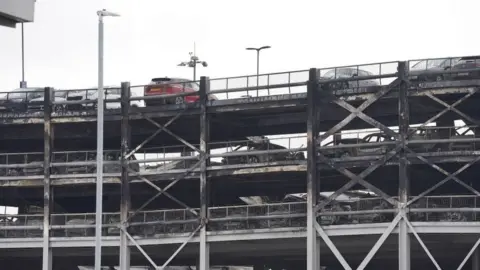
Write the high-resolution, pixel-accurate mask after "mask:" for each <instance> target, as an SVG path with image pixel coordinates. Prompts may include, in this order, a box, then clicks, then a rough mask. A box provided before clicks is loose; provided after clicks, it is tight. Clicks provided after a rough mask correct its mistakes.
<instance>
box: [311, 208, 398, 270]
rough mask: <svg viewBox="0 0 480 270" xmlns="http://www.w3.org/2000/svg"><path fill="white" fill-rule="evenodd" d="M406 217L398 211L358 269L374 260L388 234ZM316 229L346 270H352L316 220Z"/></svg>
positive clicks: (363, 267)
mask: <svg viewBox="0 0 480 270" xmlns="http://www.w3.org/2000/svg"><path fill="white" fill-rule="evenodd" d="M402 218H404V216H403V215H402V213H398V214H397V216H396V217H395V218H394V219H393V220H392V222H391V223H390V224H389V225H388V227H387V229H385V231H384V232H383V233H382V235H381V236H380V238H379V239H378V240H377V242H376V243H375V244H374V245H373V247H372V248H371V249H370V251H369V252H368V254H367V256H365V258H364V259H363V261H362V262H361V263H360V265H359V266H358V267H357V270H363V269H365V267H366V266H367V264H368V263H369V262H370V261H371V260H372V258H373V256H375V254H376V253H377V252H378V250H379V249H380V247H381V246H382V245H383V243H385V240H387V238H388V236H389V235H390V234H391V233H392V232H393V230H394V229H395V228H396V227H397V224H398V222H400V220H401V219H402ZM315 230H316V231H317V233H318V235H319V236H320V237H321V238H322V239H323V241H324V242H325V244H326V245H327V247H328V248H330V250H331V251H332V253H333V254H334V255H335V258H337V260H338V261H339V262H340V264H341V265H342V266H343V268H344V269H345V270H352V267H351V266H350V265H349V264H348V263H347V261H346V260H345V258H344V257H343V256H342V254H341V253H340V251H339V250H338V249H337V247H336V246H335V244H334V243H333V242H332V240H331V239H330V237H328V235H327V234H326V233H325V231H324V230H323V228H322V226H320V224H318V222H315Z"/></svg>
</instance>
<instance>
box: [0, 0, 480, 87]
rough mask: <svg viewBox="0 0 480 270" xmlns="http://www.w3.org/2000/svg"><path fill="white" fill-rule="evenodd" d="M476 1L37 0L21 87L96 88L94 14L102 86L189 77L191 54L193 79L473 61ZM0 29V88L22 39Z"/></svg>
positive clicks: (15, 70)
mask: <svg viewBox="0 0 480 270" xmlns="http://www.w3.org/2000/svg"><path fill="white" fill-rule="evenodd" d="M479 7H480V2H479V1H478V0H402V1H399V0H396V1H393V0H377V1H375V0H361V1H359V0H342V1H333V0H329V1H327V0H296V1H287V0H271V1H270V0H262V1H259V0H257V1H254V0H242V1H238V0H228V1H225V0H202V1H199V0H175V1H160V0H37V4H36V12H35V22H34V23H30V24H26V25H25V36H26V52H25V55H26V80H27V81H28V84H29V86H42V87H43V86H53V87H56V88H81V87H92V86H95V85H96V84H97V37H98V30H97V15H96V11H97V10H98V9H102V8H106V9H109V10H111V11H115V12H118V13H120V14H121V15H122V17H119V18H107V19H106V20H105V35H106V44H105V83H106V84H110V85H112V84H118V83H120V82H121V81H131V82H132V83H134V84H144V83H148V81H149V80H150V79H151V78H152V77H156V76H172V77H173V76H180V77H185V78H191V76H192V71H191V69H188V68H185V67H183V68H182V67H177V66H176V65H177V64H178V63H179V62H180V61H186V60H188V57H189V55H188V53H189V52H190V51H192V50H193V42H194V41H196V43H197V54H198V56H199V57H200V58H201V60H206V61H208V63H209V67H208V68H203V67H200V68H199V71H198V72H199V74H200V75H208V76H210V77H212V78H213V77H224V76H236V75H247V74H254V73H255V72H256V64H255V61H256V59H255V53H254V52H251V51H245V49H244V48H245V47H248V46H262V45H271V46H272V49H270V50H267V51H264V52H262V55H261V72H276V71H288V70H297V69H308V68H310V67H323V66H333V65H345V64H361V63H368V62H376V61H389V60H406V59H412V58H428V57H442V56H456V55H471V54H479V53H480V49H479V48H480V47H479V41H480V40H479V39H480V35H479V34H478V15H479ZM20 33H21V32H20V27H19V26H18V27H17V29H10V28H0V40H1V44H2V45H1V51H0V61H1V63H2V65H1V66H0V87H1V89H3V90H4V91H7V90H11V89H14V88H16V87H17V86H18V84H19V81H20V79H21V46H20V44H21V35H20Z"/></svg>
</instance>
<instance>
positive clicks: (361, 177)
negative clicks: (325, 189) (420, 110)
mask: <svg viewBox="0 0 480 270" xmlns="http://www.w3.org/2000/svg"><path fill="white" fill-rule="evenodd" d="M402 148H403V146H402V145H397V147H396V148H395V149H392V150H391V151H390V152H388V153H387V154H386V155H384V156H383V157H382V158H381V159H379V160H377V161H376V162H374V163H373V164H371V165H370V167H368V168H367V169H365V170H364V171H362V172H361V173H360V174H359V175H356V174H354V173H352V172H351V171H349V170H347V169H345V168H338V167H337V166H335V163H334V162H333V161H332V160H330V159H329V158H327V157H325V156H324V155H322V154H321V153H319V158H320V160H321V161H323V162H325V163H326V164H327V165H329V166H330V167H331V168H332V169H334V170H337V171H338V172H340V173H341V174H343V175H345V176H347V177H349V178H350V179H351V180H350V181H349V182H348V183H347V184H345V185H344V186H343V187H341V188H340V189H338V190H337V191H335V192H334V193H333V194H332V195H330V196H329V197H328V198H327V199H326V200H325V201H323V202H321V203H319V204H317V205H316V207H315V211H316V212H317V211H319V210H320V209H322V208H323V207H325V206H326V205H328V204H329V203H330V202H332V201H333V200H335V199H336V198H337V197H338V196H340V195H341V194H342V193H344V192H345V191H347V190H348V189H350V188H351V187H353V186H354V185H356V184H357V183H359V184H361V185H362V186H364V187H366V188H368V189H370V190H371V191H373V192H375V193H376V194H378V195H379V196H381V197H382V198H383V199H384V200H386V201H387V202H389V203H390V204H392V205H394V206H396V205H397V204H398V201H397V200H395V199H393V198H391V197H390V196H388V194H386V193H385V192H383V191H381V190H380V189H378V188H377V187H375V186H374V185H372V184H370V183H368V182H367V181H365V179H364V178H365V177H367V176H368V175H369V174H371V173H372V172H374V171H375V170H376V169H377V168H378V167H380V166H382V165H383V164H384V163H385V162H387V161H388V160H389V159H390V158H392V157H393V156H395V155H397V154H398V152H399V151H400V149H402ZM377 192H378V193H377Z"/></svg>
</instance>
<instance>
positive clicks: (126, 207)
mask: <svg viewBox="0 0 480 270" xmlns="http://www.w3.org/2000/svg"><path fill="white" fill-rule="evenodd" d="M121 91H122V92H121V101H120V102H121V111H122V123H121V132H120V135H121V165H122V175H121V182H122V183H121V191H120V193H121V194H120V198H121V199H120V226H121V230H120V262H119V266H120V270H130V246H129V245H128V236H127V234H126V232H127V228H128V223H127V220H128V213H129V212H130V208H131V201H130V181H129V177H128V166H129V165H128V163H127V155H128V151H129V150H130V124H129V121H128V113H129V111H130V101H129V98H130V83H128V82H122V85H121Z"/></svg>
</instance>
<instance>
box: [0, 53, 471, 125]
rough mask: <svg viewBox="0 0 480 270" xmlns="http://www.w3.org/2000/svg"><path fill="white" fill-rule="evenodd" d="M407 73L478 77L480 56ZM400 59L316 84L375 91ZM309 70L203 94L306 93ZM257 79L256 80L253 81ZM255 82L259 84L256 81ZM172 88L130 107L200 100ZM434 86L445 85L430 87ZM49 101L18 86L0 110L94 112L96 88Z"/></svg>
mask: <svg viewBox="0 0 480 270" xmlns="http://www.w3.org/2000/svg"><path fill="white" fill-rule="evenodd" d="M408 65H409V67H410V71H409V74H408V77H409V79H410V81H411V83H412V85H414V87H418V83H425V82H427V83H428V82H435V83H436V82H443V81H463V80H475V81H476V82H475V83H476V84H478V83H479V82H478V80H479V79H480V57H477V56H464V57H446V58H437V59H419V60H410V61H408ZM397 66H398V62H396V61H394V62H380V63H369V64H362V65H350V66H337V67H329V68H320V69H318V76H319V84H320V86H321V87H322V88H323V89H330V90H341V91H340V92H341V93H343V94H347V95H348V94H349V90H355V89H356V90H355V91H353V92H352V93H357V92H358V91H357V90H358V89H359V88H361V89H367V88H368V89H371V90H372V91H373V92H375V90H378V89H380V87H382V86H386V85H388V84H390V83H391V82H393V81H394V80H395V78H396V77H397V76H398V71H397ZM308 72H309V71H308V70H297V71H286V72H278V73H269V74H260V75H258V76H257V75H247V76H237V77H227V78H213V79H210V81H209V82H210V89H209V92H208V93H207V94H208V95H209V99H210V100H228V99H246V100H247V101H248V100H249V99H250V98H253V97H262V96H276V95H284V94H296V93H306V85H307V81H308ZM257 79H258V80H257ZM257 81H258V85H257ZM174 84H175V85H176V87H175V91H173V90H172V91H164V92H162V91H157V92H155V93H153V94H147V95H145V89H146V88H148V87H151V86H152V84H147V85H136V86H131V88H130V93H131V94H130V97H129V100H130V104H131V106H132V107H150V106H157V105H164V104H178V103H195V102H197V101H198V100H199V93H198V90H199V82H198V81H188V80H182V81H179V82H174ZM432 87H435V88H442V87H449V86H448V85H443V86H442V85H437V86H432ZM53 94H54V95H53V96H52V99H51V101H45V100H44V96H45V95H44V92H42V91H40V90H39V89H33V90H28V91H27V90H19V91H15V92H3V93H0V111H6V112H33V113H34V114H33V115H31V114H30V116H31V117H40V116H41V115H42V114H41V112H42V111H43V107H44V106H52V109H53V110H52V111H53V112H54V113H53V115H54V116H62V115H69V114H70V113H71V112H74V111H78V110H80V111H92V113H93V114H94V110H93V109H94V108H95V105H96V103H97V97H96V95H97V89H96V88H88V89H61V90H54V91H53ZM120 99H121V90H120V88H119V87H106V89H105V104H106V105H105V109H107V112H106V113H108V111H109V110H113V111H115V110H117V112H118V113H119V112H120V110H119V109H120V107H121V105H120Z"/></svg>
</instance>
